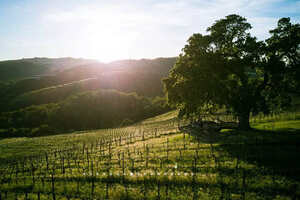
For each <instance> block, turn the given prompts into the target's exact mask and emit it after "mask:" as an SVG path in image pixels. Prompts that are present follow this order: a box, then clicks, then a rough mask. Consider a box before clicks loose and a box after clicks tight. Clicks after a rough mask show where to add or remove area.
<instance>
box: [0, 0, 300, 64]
mask: <svg viewBox="0 0 300 200" xmlns="http://www.w3.org/2000/svg"><path fill="white" fill-rule="evenodd" d="M229 14H239V15H242V16H244V17H246V18H247V19H248V21H249V22H250V23H251V24H252V26H253V30H252V33H253V34H254V35H256V36H257V37H258V38H259V39H265V38H266V37H268V30H269V29H271V28H274V27H275V26H276V23H277V21H278V19H279V18H281V17H291V19H292V21H293V22H297V23H299V22H300V0H285V1H284V0H257V1H254V0H253V1H252V0H0V60H6V59H19V58H27V57H82V58H93V59H98V60H100V61H104V62H107V61H111V60H116V59H124V58H132V59H133V58H154V57H167V56H177V55H178V54H179V53H180V51H181V49H182V47H183V46H184V45H185V43H186V40H187V39H188V37H189V36H191V35H192V34H193V33H197V32H200V33H205V30H206V28H207V27H208V26H210V25H211V24H212V23H213V22H214V21H215V20H217V19H220V18H222V17H224V16H226V15H229Z"/></svg>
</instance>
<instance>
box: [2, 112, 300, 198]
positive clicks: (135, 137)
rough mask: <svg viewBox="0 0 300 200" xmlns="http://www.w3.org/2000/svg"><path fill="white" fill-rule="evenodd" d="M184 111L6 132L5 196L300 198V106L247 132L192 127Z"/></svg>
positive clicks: (264, 119)
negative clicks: (102, 124)
mask: <svg viewBox="0 0 300 200" xmlns="http://www.w3.org/2000/svg"><path fill="white" fill-rule="evenodd" d="M176 115H177V112H175V111H172V112H169V113H166V114H163V115H159V116H157V117H154V118H150V119H147V120H144V121H142V122H141V123H138V124H135V125H132V126H128V127H123V128H115V129H101V130H95V131H84V132H73V133H68V134H61V135H56V136H45V137H35V138H25V137H24V138H10V139H2V140H0V200H2V199H49V200H50V199H51V200H52V199H53V200H56V199H184V200H185V199H193V200H195V199H243V200H244V199H291V200H292V199H293V200H294V199H299V197H300V160H299V153H300V145H299V143H300V142H299V141H300V113H297V112H294V113H291V112H289V113H281V114H277V115H272V116H271V115H270V116H257V117H252V118H251V124H252V127H253V128H254V129H253V130H252V131H247V132H243V131H237V130H230V129H228V130H222V131H221V132H214V131H209V130H200V129H197V128H191V127H190V126H187V125H188V124H189V122H188V121H180V120H178V119H177V117H176ZM224 119H225V118H224ZM226 119H229V118H226Z"/></svg>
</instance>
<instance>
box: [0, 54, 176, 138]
mask: <svg viewBox="0 0 300 200" xmlns="http://www.w3.org/2000/svg"><path fill="white" fill-rule="evenodd" d="M175 60H176V58H157V59H153V60H150V59H141V60H121V61H115V62H111V63H107V64H103V63H100V62H95V61H91V60H83V59H73V58H61V59H47V58H34V59H23V60H17V61H4V62H1V65H0V71H1V70H2V72H4V73H3V74H1V77H0V78H1V82H0V113H1V114H0V130H1V132H2V133H1V136H2V137H11V136H39V135H42V134H44V135H45V134H46V135H47V134H52V133H59V132H62V131H70V130H87V129H97V128H108V127H116V126H122V125H126V124H131V123H134V122H137V121H139V120H142V119H145V118H147V117H151V116H155V115H157V114H161V113H163V112H166V111H168V110H169V109H170V108H169V107H168V106H167V105H166V100H165V98H164V97H163V96H164V94H163V86H162V82H161V79H162V78H163V77H165V76H167V74H168V71H169V70H170V68H172V66H173V65H174V63H175ZM8 69H9V73H5V70H8ZM27 69H28V71H27Z"/></svg>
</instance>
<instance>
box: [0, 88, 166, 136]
mask: <svg viewBox="0 0 300 200" xmlns="http://www.w3.org/2000/svg"><path fill="white" fill-rule="evenodd" d="M168 110H169V107H168V106H166V102H165V99H164V98H163V97H156V98H152V99H151V98H146V97H143V96H138V95H137V94H136V93H122V92H119V91H116V90H94V91H88V92H82V93H78V94H75V95H71V96H69V97H68V98H66V99H65V100H63V101H60V102H57V103H49V104H42V105H32V106H28V107H25V108H21V109H18V110H14V111H10V112H3V113H1V115H0V129H1V134H0V135H1V136H0V137H16V136H17V137H18V136H41V135H49V134H55V133H60V132H66V131H75V130H91V129H100V128H111V127H119V126H126V125H129V124H132V123H135V122H138V121H140V120H142V119H145V118H149V117H152V116H155V115H158V114H161V113H163V112H166V111H168Z"/></svg>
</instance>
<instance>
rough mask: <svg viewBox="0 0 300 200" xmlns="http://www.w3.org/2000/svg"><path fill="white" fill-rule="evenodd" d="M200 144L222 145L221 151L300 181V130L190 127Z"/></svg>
mask: <svg viewBox="0 0 300 200" xmlns="http://www.w3.org/2000/svg"><path fill="white" fill-rule="evenodd" d="M184 131H185V132H187V133H189V134H191V135H193V136H194V138H195V139H196V140H198V142H200V143H210V144H219V145H218V146H217V147H216V150H217V151H218V152H219V153H220V154H222V153H223V154H224V153H228V154H229V155H230V157H232V158H233V159H240V160H242V161H244V162H247V163H250V164H254V165H256V166H257V167H259V168H264V169H267V170H268V171H269V173H272V174H275V175H278V176H284V177H286V178H289V179H291V180H294V181H300V159H299V155H300V130H299V129H290V128H288V129H284V130H283V129H280V130H278V131H266V130H257V129H252V130H251V131H239V130H225V131H221V132H216V131H213V130H211V131H209V130H206V131H204V130H199V129H198V130H197V129H189V130H188V129H186V130H184Z"/></svg>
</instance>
